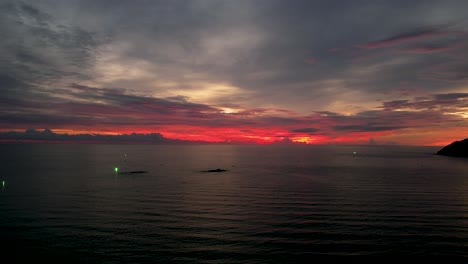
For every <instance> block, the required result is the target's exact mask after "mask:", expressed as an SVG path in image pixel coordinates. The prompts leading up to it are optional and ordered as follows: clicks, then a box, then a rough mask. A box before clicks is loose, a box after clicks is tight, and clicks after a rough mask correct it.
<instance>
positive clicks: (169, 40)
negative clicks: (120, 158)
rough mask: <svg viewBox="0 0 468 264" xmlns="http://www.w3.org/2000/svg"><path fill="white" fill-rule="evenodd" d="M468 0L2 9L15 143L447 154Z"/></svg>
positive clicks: (52, 4) (456, 118)
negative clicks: (109, 141)
mask: <svg viewBox="0 0 468 264" xmlns="http://www.w3.org/2000/svg"><path fill="white" fill-rule="evenodd" d="M467 10H468V1H463V0H461V1H442V0H438V1H430V0H424V1H416V0H414V1H413V0H411V1H408V0H404V1H397V0H391V1H378V0H374V1H371V0H369V1H359V0H353V1H344V0H336V1H334V0H326V1H313V0H305V1H299V0H245V1H244V0H226V1H223V0H190V1H182V0H165V1H153V0H151V1H149V0H148V1H143V0H135V1H130V0H129V1H96V0H90V1H86V0H84V1H82V0H80V1H66V0H63V1H42V0H38V1H5V0H1V1H0V36H1V41H0V86H1V93H0V132H7V131H24V130H26V129H45V128H49V129H51V130H52V131H54V132H55V133H68V134H80V133H98V134H128V133H133V132H135V133H161V134H162V135H163V136H164V137H166V138H170V139H183V140H203V141H210V142H234V143H236V142H239V143H271V142H275V141H281V140H286V141H287V140H291V141H294V142H303V143H310V144H329V143H331V144H402V145H445V144H447V143H450V142H452V141H454V140H459V139H463V138H467V137H468V11H467Z"/></svg>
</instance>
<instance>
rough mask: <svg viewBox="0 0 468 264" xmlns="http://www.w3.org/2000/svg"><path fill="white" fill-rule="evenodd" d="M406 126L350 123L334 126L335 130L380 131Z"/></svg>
mask: <svg viewBox="0 0 468 264" xmlns="http://www.w3.org/2000/svg"><path fill="white" fill-rule="evenodd" d="M402 128H405V127H401V126H394V127H392V126H365V125H348V126H334V127H333V130H335V131H353V132H380V131H389V130H397V129H402Z"/></svg>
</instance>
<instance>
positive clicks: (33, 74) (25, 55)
mask: <svg viewBox="0 0 468 264" xmlns="http://www.w3.org/2000/svg"><path fill="white" fill-rule="evenodd" d="M0 25H1V26H0V33H1V34H2V43H1V44H0V47H1V49H2V51H1V52H0V57H1V58H2V64H1V65H0V67H1V70H2V73H3V74H7V75H9V76H11V77H12V78H16V79H18V80H19V81H28V82H36V83H37V82H41V81H52V80H57V79H59V78H62V77H66V76H74V77H75V78H76V77H83V68H86V67H87V66H88V65H90V64H89V63H91V62H90V61H89V59H90V57H91V56H92V54H91V53H92V51H93V48H94V47H96V46H97V45H98V44H99V41H98V40H97V37H96V35H95V34H93V33H92V32H88V31H86V30H83V29H81V28H78V27H74V26H68V25H63V24H60V23H58V22H57V21H55V20H54V18H53V17H52V16H50V15H49V14H48V13H46V12H44V11H42V10H39V9H38V8H36V7H34V6H32V5H31V4H29V3H26V2H22V1H7V2H6V3H3V4H0Z"/></svg>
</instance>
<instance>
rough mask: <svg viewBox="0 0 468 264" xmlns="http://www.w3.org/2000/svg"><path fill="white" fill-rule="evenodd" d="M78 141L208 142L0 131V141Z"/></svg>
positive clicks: (153, 136) (146, 136)
mask: <svg viewBox="0 0 468 264" xmlns="http://www.w3.org/2000/svg"><path fill="white" fill-rule="evenodd" d="M1 141H4V142H15V141H16V142H79V143H111V144H121V143H123V144H125V143H145V144H196V143H204V144H206V143H208V142H204V141H187V140H179V139H168V138H165V137H164V136H163V135H161V134H160V133H150V134H137V133H132V134H121V135H102V134H76V135H70V134H57V133H54V132H53V131H52V130H50V129H44V130H43V131H38V130H35V129H27V130H26V131H24V132H15V131H11V132H4V133H0V142H1Z"/></svg>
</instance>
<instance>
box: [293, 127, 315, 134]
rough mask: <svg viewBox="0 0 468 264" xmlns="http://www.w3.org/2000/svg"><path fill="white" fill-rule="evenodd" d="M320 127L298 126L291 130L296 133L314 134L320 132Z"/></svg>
mask: <svg viewBox="0 0 468 264" xmlns="http://www.w3.org/2000/svg"><path fill="white" fill-rule="evenodd" d="M319 131H320V129H316V128H313V127H306V128H296V129H292V130H291V132H296V133H307V134H314V133H316V132H319Z"/></svg>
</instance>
